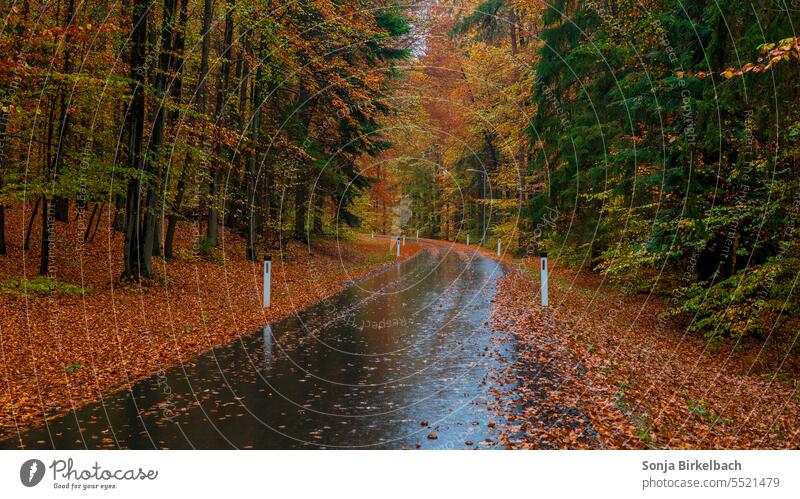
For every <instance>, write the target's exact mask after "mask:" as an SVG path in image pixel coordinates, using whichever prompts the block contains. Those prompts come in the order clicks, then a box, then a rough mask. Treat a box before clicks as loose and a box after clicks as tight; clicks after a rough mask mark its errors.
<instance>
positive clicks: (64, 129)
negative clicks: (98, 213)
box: [52, 0, 75, 223]
mask: <svg viewBox="0 0 800 499" xmlns="http://www.w3.org/2000/svg"><path fill="white" fill-rule="evenodd" d="M74 17H75V0H69V2H68V4H67V14H66V21H65V23H64V24H65V28H66V29H67V30H69V27H70V26H71V25H72V21H73V18H74ZM71 39H72V37H71V36H70V35H69V31H67V35H66V36H65V39H64V62H63V65H62V74H65V75H67V74H69V73H70V72H71V71H72V57H71V53H70V43H71ZM67 90H68V89H67V86H66V84H62V88H61V93H60V96H59V98H60V109H59V118H58V143H57V146H56V160H55V167H54V170H53V178H52V180H53V183H55V181H56V179H57V178H58V176H59V175H60V174H61V170H62V169H63V167H64V142H66V140H67V136H68V135H69V125H70V123H69V103H70V96H69V94H68V92H67ZM54 205H55V206H54V209H55V219H56V220H58V221H59V222H64V223H68V222H69V201H68V200H67V198H65V197H64V196H61V195H56V196H54Z"/></svg>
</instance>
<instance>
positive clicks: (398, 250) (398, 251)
mask: <svg viewBox="0 0 800 499" xmlns="http://www.w3.org/2000/svg"><path fill="white" fill-rule="evenodd" d="M397 258H400V238H399V237H398V238H397Z"/></svg>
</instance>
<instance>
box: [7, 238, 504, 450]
mask: <svg viewBox="0 0 800 499" xmlns="http://www.w3.org/2000/svg"><path fill="white" fill-rule="evenodd" d="M501 275H502V268H501V267H500V265H499V264H498V263H497V262H495V261H493V260H490V259H488V258H483V257H480V256H478V255H476V254H468V253H461V254H458V253H454V252H451V251H446V250H444V249H440V248H427V249H425V250H424V251H422V252H421V253H420V254H419V255H418V256H416V257H415V258H413V259H411V260H409V261H406V262H404V263H402V264H399V265H395V266H392V267H389V268H388V269H387V270H385V271H383V272H381V273H379V274H377V275H374V276H371V277H369V278H368V279H365V280H363V281H361V282H359V283H358V284H357V285H355V286H353V287H351V288H349V289H347V290H345V291H343V292H341V293H339V294H338V295H335V296H333V297H331V298H329V299H327V300H324V301H323V302H320V303H318V304H316V305H313V306H311V307H308V308H307V309H305V310H304V311H302V312H301V313H300V314H298V315H296V316H292V317H289V318H286V319H284V320H282V321H279V322H276V323H274V324H272V325H271V326H267V327H265V328H264V329H263V330H261V331H257V332H255V333H253V334H252V335H248V336H245V337H243V338H241V339H240V340H237V341H236V342H235V343H233V344H231V345H229V346H226V347H223V348H218V349H215V350H212V351H210V352H207V353H205V354H203V355H200V356H198V357H196V358H194V359H193V360H192V362H191V363H188V364H184V365H183V366H181V367H177V368H173V369H170V370H168V371H166V372H164V373H162V375H161V376H154V377H152V378H148V379H145V380H143V381H140V382H138V383H136V384H135V385H134V386H133V387H132V389H131V390H130V391H127V390H126V391H123V392H120V393H117V394H114V395H111V396H109V397H107V398H105V399H104V400H103V401H102V403H96V404H91V405H89V406H86V407H84V408H83V409H81V410H79V411H78V412H77V413H75V414H69V415H66V416H63V417H61V418H59V419H55V420H53V421H50V422H49V424H48V427H43V428H39V429H34V430H31V431H28V432H26V433H24V434H23V436H22V441H23V443H24V445H25V446H26V447H30V448H56V449H75V448H85V447H87V448H116V447H122V448H136V449H142V448H144V449H149V448H172V449H186V448H201V449H217V448H233V447H235V448H256V449H294V448H389V449H397V448H404V447H408V448H412V449H413V448H416V447H417V446H418V445H419V446H420V448H423V449H463V448H468V447H472V448H491V447H493V443H491V442H487V441H486V439H490V440H493V441H494V440H496V435H494V434H493V432H492V430H491V428H489V426H490V423H492V422H495V421H497V419H496V418H497V416H496V415H495V414H493V413H492V411H491V409H490V408H489V405H490V404H491V402H492V399H493V395H492V394H491V393H490V391H489V390H490V388H491V387H492V386H493V382H492V381H491V378H492V376H489V374H490V373H492V372H494V371H493V370H496V369H498V368H503V367H504V366H505V365H507V364H508V363H511V362H512V361H513V352H512V351H511V348H512V346H511V344H510V343H509V342H498V341H493V339H494V340H496V339H497V336H498V335H500V334H501V333H496V332H493V331H492V330H491V307H492V304H491V301H492V299H493V297H494V294H495V281H496V279H497V278H498V277H500V276H501ZM78 428H80V429H81V431H79V430H78ZM434 435H435V437H436V438H435V439H434V438H429V436H431V437H433V436H434ZM466 442H471V445H467V444H466ZM18 445H19V441H18V440H17V439H13V440H7V441H5V442H0V447H3V448H13V447H15V446H18Z"/></svg>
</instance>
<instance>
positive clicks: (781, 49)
mask: <svg viewBox="0 0 800 499" xmlns="http://www.w3.org/2000/svg"><path fill="white" fill-rule="evenodd" d="M758 48H759V50H760V51H761V53H762V54H764V57H759V58H758V59H757V61H756V62H755V63H752V62H748V63H747V64H745V65H743V66H742V67H741V68H739V69H734V68H726V69H725V70H724V71H721V72H720V73H719V75H720V76H721V77H723V78H725V79H730V78H734V77H740V76H744V75H746V74H747V73H764V72H767V71H769V70H770V69H772V67H773V66H774V65H775V64H778V63H779V62H789V61H790V60H792V59H794V60H799V59H800V37H793V38H784V39H783V40H781V41H780V42H778V43H777V44H775V43H765V44H763V45H761V46H759V47H758ZM765 61H766V62H765ZM711 75H713V73H711V72H707V71H696V72H692V71H677V72H676V73H675V76H677V77H678V78H692V77H695V78H708V77H709V76H711Z"/></svg>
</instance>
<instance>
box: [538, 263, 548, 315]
mask: <svg viewBox="0 0 800 499" xmlns="http://www.w3.org/2000/svg"><path fill="white" fill-rule="evenodd" d="M539 275H540V276H541V279H542V283H541V285H542V306H543V307H546V306H547V303H548V300H547V252H545V251H542V252H541V253H539Z"/></svg>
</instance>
